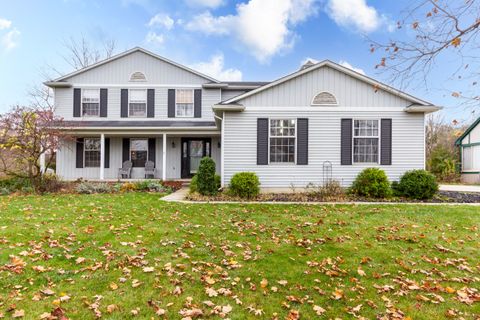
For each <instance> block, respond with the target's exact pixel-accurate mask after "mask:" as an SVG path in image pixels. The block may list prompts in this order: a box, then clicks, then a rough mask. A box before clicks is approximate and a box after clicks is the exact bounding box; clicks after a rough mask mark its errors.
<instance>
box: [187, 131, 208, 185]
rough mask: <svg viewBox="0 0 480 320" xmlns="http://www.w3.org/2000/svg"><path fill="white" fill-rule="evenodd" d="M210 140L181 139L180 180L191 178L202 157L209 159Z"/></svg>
mask: <svg viewBox="0 0 480 320" xmlns="http://www.w3.org/2000/svg"><path fill="white" fill-rule="evenodd" d="M211 148H212V140H211V139H210V138H182V179H188V178H191V177H193V176H194V175H195V174H196V173H197V171H198V167H199V165H200V160H202V158H203V157H210V155H211V150H212V149H211Z"/></svg>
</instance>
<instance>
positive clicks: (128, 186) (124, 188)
mask: <svg viewBox="0 0 480 320" xmlns="http://www.w3.org/2000/svg"><path fill="white" fill-rule="evenodd" d="M136 190H137V186H136V184H135V183H133V182H125V183H123V184H122V185H121V186H120V192H130V191H136Z"/></svg>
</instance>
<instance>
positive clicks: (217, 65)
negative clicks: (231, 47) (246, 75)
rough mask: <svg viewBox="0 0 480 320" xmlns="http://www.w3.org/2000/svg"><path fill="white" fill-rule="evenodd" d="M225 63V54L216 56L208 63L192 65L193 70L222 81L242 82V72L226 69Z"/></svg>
mask: <svg viewBox="0 0 480 320" xmlns="http://www.w3.org/2000/svg"><path fill="white" fill-rule="evenodd" d="M224 66H225V62H224V57H223V54H221V53H220V54H217V55H214V56H213V57H212V58H211V60H210V61H208V62H200V63H197V64H194V65H192V66H191V67H192V69H195V70H197V71H199V72H201V73H203V74H206V75H209V76H210V77H212V78H214V79H217V80H222V81H241V80H242V71H240V70H238V69H233V68H231V69H224Z"/></svg>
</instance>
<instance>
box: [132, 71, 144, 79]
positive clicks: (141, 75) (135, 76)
mask: <svg viewBox="0 0 480 320" xmlns="http://www.w3.org/2000/svg"><path fill="white" fill-rule="evenodd" d="M130 81H147V78H146V77H145V74H144V73H143V72H140V71H137V72H134V73H132V75H131V76H130Z"/></svg>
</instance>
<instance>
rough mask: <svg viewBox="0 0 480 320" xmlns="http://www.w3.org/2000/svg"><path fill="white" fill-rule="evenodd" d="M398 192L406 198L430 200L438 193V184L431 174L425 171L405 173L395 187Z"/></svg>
mask: <svg viewBox="0 0 480 320" xmlns="http://www.w3.org/2000/svg"><path fill="white" fill-rule="evenodd" d="M397 190H398V192H399V193H400V194H401V195H403V196H405V197H408V198H412V199H418V200H425V199H431V198H433V196H434V195H435V193H436V192H437V191H438V183H437V180H436V178H435V176H434V175H433V174H431V173H430V172H428V171H425V170H411V171H407V172H405V174H404V175H403V176H402V177H401V178H400V182H399V183H398V186H397Z"/></svg>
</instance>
